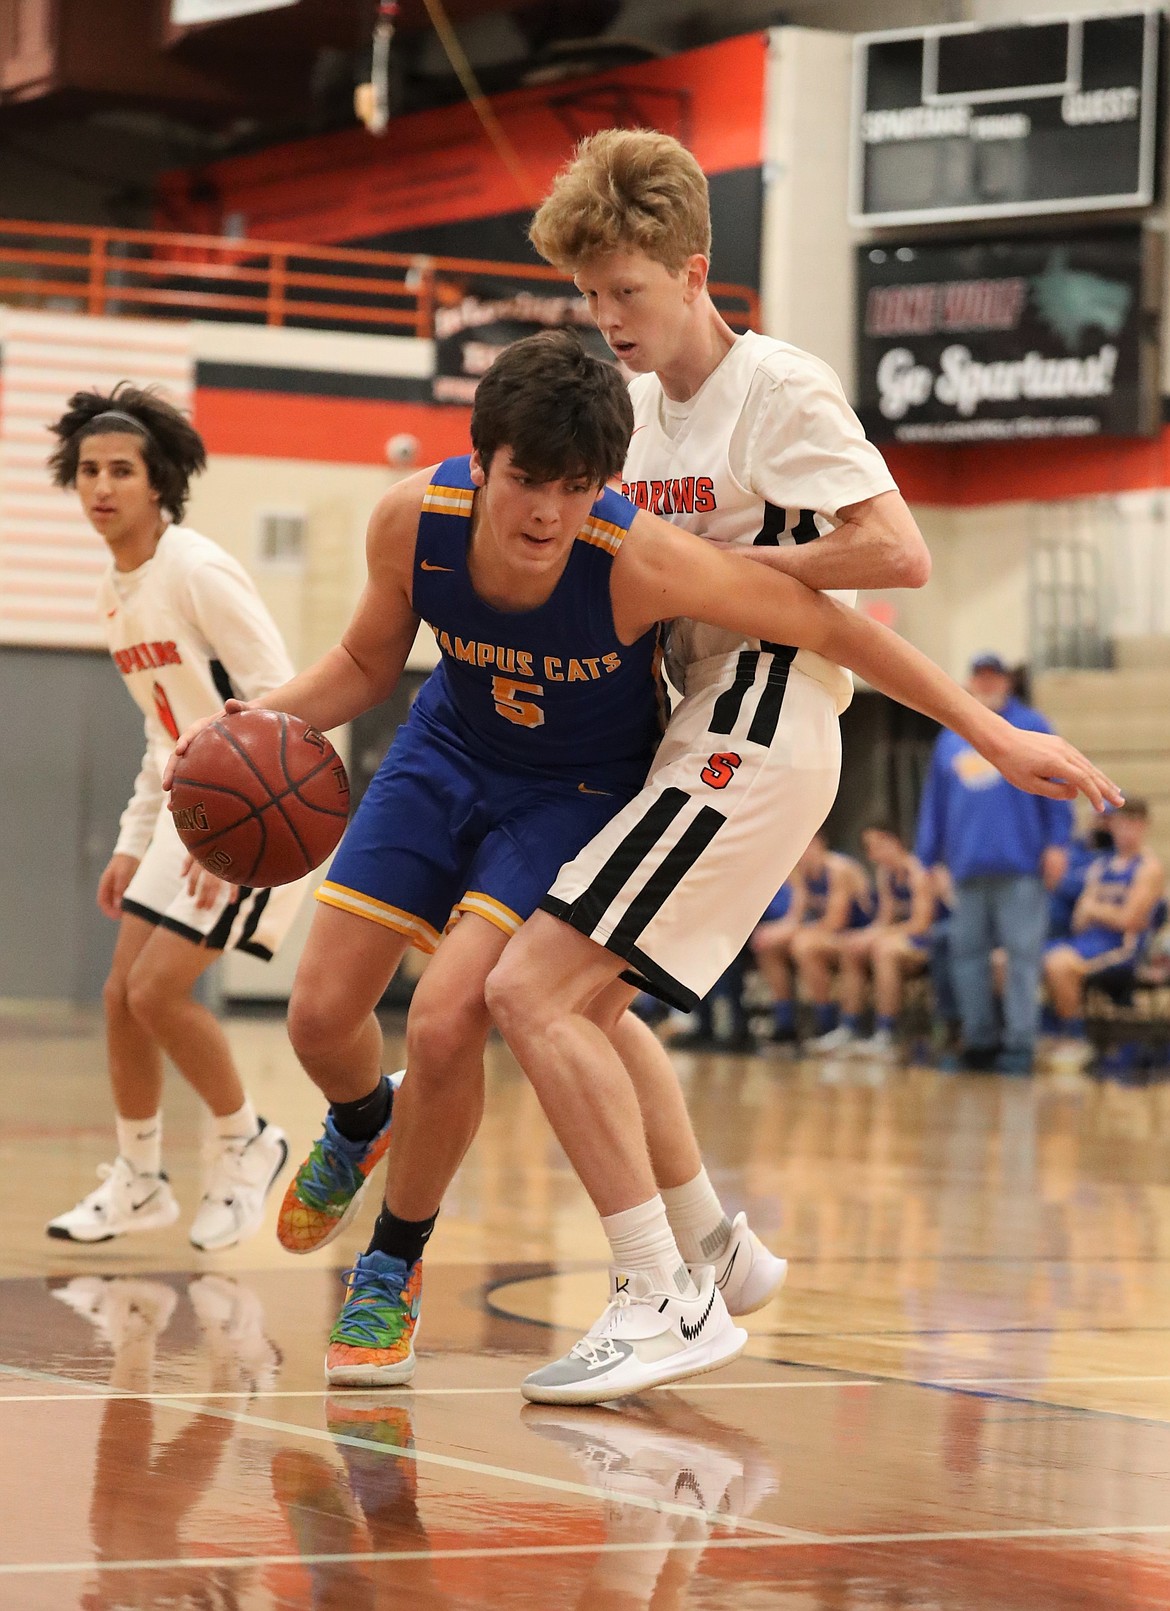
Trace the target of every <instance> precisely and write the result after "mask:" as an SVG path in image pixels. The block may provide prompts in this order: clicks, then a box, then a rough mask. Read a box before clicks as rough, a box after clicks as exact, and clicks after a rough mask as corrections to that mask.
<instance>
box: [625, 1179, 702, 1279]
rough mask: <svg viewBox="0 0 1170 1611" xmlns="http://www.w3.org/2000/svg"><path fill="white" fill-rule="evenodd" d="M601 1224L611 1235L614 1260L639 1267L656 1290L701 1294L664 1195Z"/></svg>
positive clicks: (633, 1268)
mask: <svg viewBox="0 0 1170 1611" xmlns="http://www.w3.org/2000/svg"><path fill="white" fill-rule="evenodd" d="M601 1228H602V1230H603V1231H604V1232H605V1234H606V1236H607V1237H608V1238H609V1245H610V1248H611V1249H612V1251H613V1262H614V1264H615V1265H616V1266H617V1268H618V1269H619V1270H630V1271H634V1270H637V1271H639V1272H641V1273H642V1274H644V1275H648V1276H650V1277H651V1279H652V1281H653V1284H654V1290H655V1291H656V1292H677V1293H678V1294H679V1296H680V1297H683V1298H693V1297H695V1296H697V1293H698V1288H697V1287H696V1286H695V1283H694V1282H693V1281H692V1280H691V1277H690V1272H689V1270H688V1269H687V1267H686V1264H685V1262H684V1260H683V1257H682V1254H681V1253H680V1252H679V1250H678V1247H677V1245H676V1243H675V1240H674V1237H673V1236H672V1235H671V1233H670V1223H669V1221H668V1220H667V1218H666V1209H665V1207H664V1205H663V1202H662V1198H661V1197H651V1199H650V1201H649V1202H648V1203H639V1204H638V1206H637V1207H636V1208H627V1209H624V1210H623V1211H622V1212H621V1213H620V1214H610V1215H609V1216H608V1217H603V1218H602V1221H601Z"/></svg>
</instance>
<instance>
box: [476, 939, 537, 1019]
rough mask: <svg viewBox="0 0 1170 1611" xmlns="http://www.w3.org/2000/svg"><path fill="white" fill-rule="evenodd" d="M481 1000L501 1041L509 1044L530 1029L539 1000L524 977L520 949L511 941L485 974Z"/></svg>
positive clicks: (523, 964)
mask: <svg viewBox="0 0 1170 1611" xmlns="http://www.w3.org/2000/svg"><path fill="white" fill-rule="evenodd" d="M483 997H484V1001H485V1002H486V1003H487V1010H488V1012H489V1013H490V1014H491V1016H492V1018H493V1020H494V1022H495V1024H496V1027H497V1028H498V1029H499V1031H500V1033H501V1035H503V1036H504V1038H505V1040H508V1041H511V1040H512V1039H513V1037H515V1036H518V1035H523V1034H525V1033H528V1032H529V1031H530V1030H531V1029H532V1027H533V1023H534V1020H535V1017H536V1012H535V1009H536V1006H537V1003H538V1000H539V997H538V993H537V992H536V990H535V989H534V988H533V985H532V980H531V978H530V976H529V973H528V967H527V961H526V958H525V955H524V948H523V947H522V946H521V945H519V944H518V943H517V942H516V941H515V940H513V941H512V942H511V943H510V944H509V946H508V948H507V950H506V951H505V952H504V954H503V956H502V957H501V958H500V960H499V961H498V962H497V963H496V965H495V967H494V968H493V969H492V971H491V972H490V973H489V974H488V976H487V979H486V981H485V983H484V989H483Z"/></svg>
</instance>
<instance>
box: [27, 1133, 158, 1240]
mask: <svg viewBox="0 0 1170 1611" xmlns="http://www.w3.org/2000/svg"><path fill="white" fill-rule="evenodd" d="M98 1175H99V1176H100V1178H101V1182H102V1183H101V1185H100V1186H98V1187H97V1188H96V1189H95V1190H94V1191H91V1192H90V1194H89V1196H88V1197H83V1198H82V1199H81V1201H80V1202H79V1203H78V1205H77V1207H76V1208H71V1209H69V1210H68V1212H67V1213H64V1214H58V1215H57V1217H56V1219H51V1220H50V1221H49V1223H48V1224H47V1225H46V1226H45V1230H46V1232H47V1233H48V1235H49V1236H54V1237H57V1238H59V1239H60V1240H62V1241H65V1242H108V1241H110V1240H111V1239H112V1238H113V1237H115V1236H125V1235H126V1234H127V1232H129V1231H157V1230H161V1229H162V1227H163V1226H165V1225H173V1224H174V1223H175V1221H176V1220H177V1219H178V1217H179V1205H178V1203H177V1202H176V1201H175V1195H174V1193H173V1192H172V1191H171V1184H170V1181H169V1180H168V1179H167V1177H166V1176H165V1175H138V1174H135V1172H134V1170H133V1169H132V1168H131V1167H130V1165H129V1164H128V1163H127V1162H126V1159H125V1158H123V1157H121V1156H120V1155H119V1156H118V1157H117V1158H115V1159H114V1161H113V1163H112V1164H100V1165H99V1166H98Z"/></svg>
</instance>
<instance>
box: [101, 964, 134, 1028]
mask: <svg viewBox="0 0 1170 1611" xmlns="http://www.w3.org/2000/svg"><path fill="white" fill-rule="evenodd" d="M126 985H127V980H126V975H125V974H124V973H122V972H120V971H119V972H117V973H111V974H110V975H109V977H108V978H107V980H106V982H105V984H104V985H103V986H102V1006H103V1008H104V1009H105V1015H106V1020H107V1022H110V1023H116V1022H118V1021H119V1020H122V1021H124V1020H125V1019H127V1018H129V1017H131V1016H132V1015H131V1012H130V1001H129V996H128V992H127V988H126Z"/></svg>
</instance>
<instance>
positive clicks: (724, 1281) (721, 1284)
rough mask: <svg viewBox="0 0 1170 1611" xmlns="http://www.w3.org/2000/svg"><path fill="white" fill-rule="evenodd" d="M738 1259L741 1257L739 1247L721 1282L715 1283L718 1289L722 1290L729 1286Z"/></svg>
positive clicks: (732, 1256) (721, 1277) (720, 1279)
mask: <svg viewBox="0 0 1170 1611" xmlns="http://www.w3.org/2000/svg"><path fill="white" fill-rule="evenodd" d="M738 1257H739V1248H738V1247H737V1248H736V1250H735V1252H734V1253H733V1254H732V1255H731V1263H730V1264H729V1265H728V1266H727V1268H726V1270H724V1272H723V1274H722V1275H721V1276H720V1278H719V1280H718V1281H716V1283H715V1285H716V1286H717V1287H719V1288H720V1290H722V1289H723V1288H724V1287H725V1286H726V1285H727V1283H728V1282H729V1281H730V1280H731V1272H732V1270H734V1269H735V1261H736V1259H737V1258H738Z"/></svg>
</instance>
